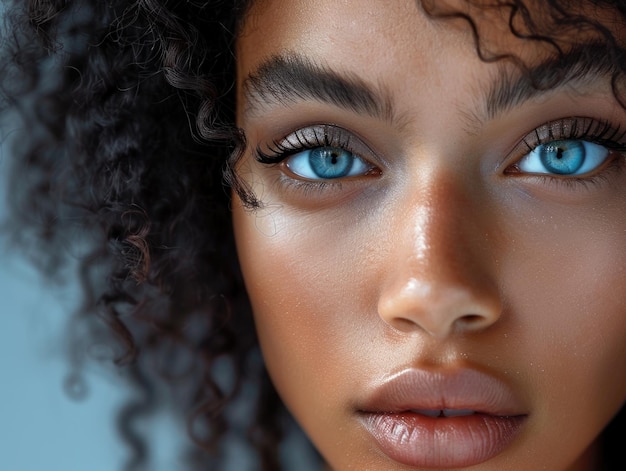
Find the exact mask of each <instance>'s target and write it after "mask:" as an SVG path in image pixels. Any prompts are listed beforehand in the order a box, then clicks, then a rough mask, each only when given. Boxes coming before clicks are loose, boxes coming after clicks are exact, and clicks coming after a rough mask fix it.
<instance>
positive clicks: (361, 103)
mask: <svg viewBox="0 0 626 471" xmlns="http://www.w3.org/2000/svg"><path fill="white" fill-rule="evenodd" d="M517 70H518V72H517V73H515V72H512V71H511V70H510V69H506V68H501V69H500V71H499V72H498V75H497V76H496V78H495V79H494V80H493V81H492V82H491V83H490V84H489V85H485V86H484V88H485V89H486V93H485V95H484V98H483V103H484V109H483V110H482V113H475V112H474V113H472V116H473V117H474V118H475V119H478V120H480V121H481V122H484V121H490V120H494V119H496V118H497V117H498V116H499V115H501V114H503V113H504V112H506V111H509V110H511V109H512V108H514V107H516V106H517V105H520V104H521V103H523V102H526V101H529V100H532V99H533V98H536V97H538V96H541V95H543V94H546V93H548V92H549V91H552V90H555V89H558V88H560V87H563V86H565V85H566V84H568V83H571V82H574V81H579V82H582V83H585V81H588V82H593V81H594V80H597V79H599V78H603V77H607V78H608V77H611V76H614V75H615V74H616V73H617V72H618V70H617V66H616V64H615V60H614V57H612V56H611V55H610V54H608V53H607V47H606V45H605V44H602V43H588V44H584V45H582V46H580V47H577V48H572V49H571V50H570V51H567V52H564V53H563V54H560V55H559V56H558V57H556V58H554V57H552V58H549V59H547V60H545V61H543V62H541V63H539V64H537V65H533V66H532V67H525V66H523V65H521V63H518V69H517ZM243 90H244V95H245V98H246V101H247V105H246V109H245V112H246V113H251V114H253V113H255V112H256V110H257V109H258V108H261V107H263V106H267V105H273V104H276V105H282V106H289V105H291V104H294V103H296V102H299V101H307V100H314V101H318V102H322V103H329V104H331V105H334V106H338V107H341V108H344V109H348V110H351V111H353V112H355V113H358V114H367V115H369V116H372V117H374V118H377V119H382V120H386V121H394V112H393V104H392V103H393V101H392V100H391V96H390V94H389V93H387V91H386V90H385V89H384V88H383V87H382V86H379V87H377V88H375V87H372V86H371V85H369V84H367V83H365V82H364V81H363V80H362V79H360V78H359V77H358V76H356V75H355V74H351V73H348V72H341V73H340V72H338V71H335V70H332V69H330V68H329V67H327V66H324V65H321V64H318V63H316V62H314V61H312V60H310V59H308V58H305V57H302V56H301V55H299V54H296V53H290V54H287V55H280V56H273V57H271V58H270V59H268V60H266V61H265V62H263V63H262V64H261V65H260V66H259V67H258V68H257V69H256V70H255V71H254V72H253V73H252V74H250V75H249V76H248V77H247V78H246V79H245V80H244V82H243Z"/></svg>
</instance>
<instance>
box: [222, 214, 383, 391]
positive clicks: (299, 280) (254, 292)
mask: <svg viewBox="0 0 626 471" xmlns="http://www.w3.org/2000/svg"><path fill="white" fill-rule="evenodd" d="M285 211H286V210H280V211H277V212H275V213H273V214H271V215H265V214H263V211H262V210H261V211H259V212H256V213H251V212H245V211H235V214H234V218H235V225H236V227H237V228H238V230H237V232H238V235H237V245H238V252H239V257H240V260H241V264H242V269H243V272H244V275H245V280H246V287H247V289H248V292H249V295H250V299H251V301H252V305H253V310H254V316H255V321H256V324H257V332H258V335H259V340H260V342H261V346H262V349H263V354H264V358H265V361H266V364H267V366H268V369H269V370H270V374H271V375H272V379H273V380H274V382H275V384H276V386H277V388H278V389H279V391H281V393H283V394H282V395H283V397H284V398H286V400H287V402H289V401H290V400H292V399H290V398H294V399H293V400H297V399H298V396H299V395H298V394H290V391H293V392H296V391H306V390H307V389H310V388H308V382H310V381H311V378H315V381H316V388H321V389H326V388H325V385H324V382H325V381H326V380H328V382H329V384H328V385H327V386H328V389H329V390H331V389H332V388H333V387H335V388H336V387H337V386H338V385H337V384H333V382H332V380H331V378H332V376H333V373H332V369H333V367H334V365H337V362H336V361H331V359H337V358H349V357H350V352H352V351H354V350H355V349H356V348H357V346H358V345H359V343H360V342H361V340H362V338H363V337H362V334H363V329H364V328H365V326H366V325H367V322H359V319H361V320H364V318H365V317H366V316H368V312H367V311H366V309H367V308H366V306H367V305H368V304H370V305H371V303H370V302H368V299H364V298H362V297H361V298H360V297H359V296H358V295H359V294H360V293H358V292H356V291H358V290H357V286H358V285H359V273H360V272H361V271H360V270H358V269H355V267H356V266H358V265H359V264H360V261H362V260H363V257H365V256H366V255H364V254H363V253H362V251H361V250H355V246H358V245H360V244H359V243H357V242H356V241H357V240H358V238H359V234H358V229H357V228H358V224H357V225H356V226H355V225H354V224H352V223H348V222H345V223H344V224H341V223H338V222H337V221H334V222H332V223H326V224H322V225H320V221H319V220H311V221H307V217H297V218H295V219H296V220H297V221H298V223H297V224H293V223H291V222H290V221H291V218H290V217H289V215H288V214H285ZM311 228H314V230H312V229H311ZM338 233H341V234H342V236H341V237H337V236H336V234H338ZM357 299H358V302H355V300H357ZM348 300H349V301H348ZM337 368H342V366H341V365H337ZM352 372H353V371H352ZM345 373H346V374H347V375H348V376H349V375H350V374H351V371H346V372H345ZM294 396H295V397H294Z"/></svg>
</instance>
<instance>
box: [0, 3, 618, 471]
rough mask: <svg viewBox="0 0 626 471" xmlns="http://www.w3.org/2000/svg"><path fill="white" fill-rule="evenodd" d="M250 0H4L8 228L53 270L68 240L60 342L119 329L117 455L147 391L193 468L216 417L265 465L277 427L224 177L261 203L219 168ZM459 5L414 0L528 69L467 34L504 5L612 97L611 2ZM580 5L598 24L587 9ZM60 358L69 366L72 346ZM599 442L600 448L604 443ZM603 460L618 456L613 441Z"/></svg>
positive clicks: (238, 136)
mask: <svg viewBox="0 0 626 471" xmlns="http://www.w3.org/2000/svg"><path fill="white" fill-rule="evenodd" d="M250 3H251V2H250V0H210V1H209V0H186V1H181V0H138V1H135V0H106V1H98V0H81V1H79V2H70V1H69V0H22V1H20V0H13V1H12V3H10V4H9V5H7V6H6V11H5V13H4V21H5V24H4V26H3V28H2V29H0V31H1V33H0V34H1V35H2V37H1V40H2V52H1V54H2V56H1V57H0V64H1V69H0V70H1V75H0V76H1V77H2V79H1V80H2V82H1V90H2V92H1V93H0V96H1V99H2V108H3V110H4V117H5V121H8V120H9V119H10V120H12V122H13V121H15V122H18V123H22V124H21V125H18V124H15V125H12V126H14V127H18V128H19V129H20V133H21V135H22V136H23V138H21V139H20V140H19V144H20V146H19V147H17V146H16V147H15V155H16V157H17V158H16V159H15V163H14V165H13V168H12V171H11V177H10V178H9V179H8V181H9V184H10V186H9V188H8V193H9V194H10V195H11V198H10V201H11V204H12V209H13V211H12V218H11V221H10V225H9V226H7V227H8V228H9V229H10V230H11V231H12V233H13V234H14V235H15V238H16V239H18V243H19V245H20V246H21V247H22V248H23V249H24V251H25V253H27V254H28V255H29V256H30V257H31V258H32V259H33V260H34V261H35V263H37V264H38V265H39V266H40V267H42V269H43V270H44V271H46V272H47V273H48V274H50V275H54V274H56V273H59V271H60V270H62V268H63V267H64V266H66V265H65V261H66V259H67V258H68V256H67V254H68V253H71V254H77V253H78V254H79V270H80V280H81V283H82V288H83V294H84V297H83V300H82V304H81V306H80V309H79V310H78V312H77V314H76V318H75V320H74V321H73V322H74V323H75V324H76V323H79V324H81V325H87V326H88V327H89V329H88V331H87V335H86V336H85V331H84V330H80V335H73V336H72V343H73V345H75V346H77V348H76V349H75V350H74V352H80V351H82V349H81V348H78V347H81V346H82V347H85V346H89V345H90V344H91V343H92V342H94V341H96V340H98V341H102V339H106V338H108V336H109V334H111V333H112V334H113V335H114V336H115V337H116V338H117V340H118V342H117V343H116V345H119V347H120V348H119V350H118V351H117V352H116V357H115V358H116V359H115V361H116V363H117V364H119V365H123V367H124V369H125V371H126V377H127V379H128V382H129V384H131V385H132V386H133V388H134V390H135V391H136V395H135V397H134V398H133V399H131V400H129V403H128V404H127V405H126V406H125V407H124V408H123V409H122V410H121V411H120V414H119V420H118V424H119V430H120V433H121V435H122V437H123V438H124V440H125V441H126V442H127V443H128V444H129V445H130V446H131V449H132V450H133V453H132V455H131V457H130V459H129V462H128V465H127V468H128V469H141V468H142V467H145V465H146V464H147V463H148V457H149V450H148V447H147V443H146V442H145V440H144V439H142V436H141V434H140V433H139V432H138V430H137V423H138V422H140V421H141V419H142V417H143V416H145V415H149V414H150V413H151V412H152V411H153V410H154V409H155V408H156V406H157V404H158V403H159V401H163V400H167V401H169V402H171V403H175V404H177V405H179V406H180V408H181V409H182V410H184V413H186V414H187V415H188V417H189V432H190V436H191V437H192V438H193V440H194V441H195V442H196V443H197V444H198V445H199V446H198V447H194V448H193V450H194V451H193V452H190V455H189V456H190V458H189V468H190V469H207V467H210V469H214V468H218V467H219V463H220V457H221V456H222V454H223V450H224V446H225V442H226V440H227V435H226V433H227V431H228V430H233V429H237V430H238V431H239V428H247V430H241V435H242V436H245V437H247V443H248V444H249V445H250V446H251V447H253V448H254V449H256V451H257V453H258V456H259V463H260V465H259V467H260V468H261V469H264V470H274V469H279V468H280V464H281V463H280V459H279V456H280V453H279V445H280V444H281V442H282V441H283V439H284V437H285V434H286V433H287V432H286V431H287V429H288V428H289V427H291V425H290V424H291V422H290V420H289V418H288V415H287V414H286V412H285V410H284V407H283V406H282V403H281V401H280V399H279V398H278V396H277V394H276V393H275V391H274V389H273V387H272V386H271V383H270V381H269V379H268V377H267V374H266V372H265V370H264V367H263V363H262V360H261V359H260V353H259V349H258V344H257V340H256V336H255V333H254V327H253V322H252V317H251V312H250V308H249V304H248V301H247V297H246V294H245V290H244V287H243V282H242V278H241V275H240V272H239V267H238V262H237V259H236V253H235V247H234V238H233V234H232V228H231V224H230V214H229V204H230V200H229V198H230V191H229V188H228V186H231V187H232V188H233V189H234V190H235V191H236V193H238V195H239V197H241V198H242V200H243V201H244V203H245V204H246V205H247V206H248V207H251V208H254V207H258V206H259V205H261V204H262V203H261V202H260V201H258V200H257V199H256V198H255V196H254V195H253V194H252V193H251V192H250V191H249V190H248V189H247V188H246V186H245V184H244V183H243V182H242V181H241V180H240V179H239V178H238V177H237V175H236V172H234V171H233V168H234V167H235V163H236V161H237V159H238V157H239V156H240V155H241V150H242V149H243V147H244V146H245V138H244V136H243V135H242V133H241V132H240V131H239V130H238V129H237V128H236V127H235V124H234V123H235V116H234V96H233V95H234V90H233V88H234V78H235V67H234V64H235V56H234V44H235V41H236V38H237V31H238V29H239V28H240V27H241V25H242V23H243V21H244V19H245V16H246V12H247V11H248V9H249V7H250ZM467 5H468V8H464V9H463V11H458V10H457V9H454V8H452V7H450V6H449V5H448V3H447V2H436V1H433V0H423V1H422V2H421V7H422V8H423V9H424V11H425V12H426V13H427V14H429V15H431V16H432V17H433V18H435V19H436V20H437V21H451V20H461V21H464V22H465V23H466V24H467V26H468V27H469V28H470V30H471V31H472V33H473V35H474V38H475V42H476V50H477V53H478V54H479V56H480V57H481V59H482V60H484V61H487V62H494V61H511V62H513V63H515V64H516V65H517V66H518V67H520V68H521V69H522V70H524V71H526V70H527V68H526V66H525V64H524V63H523V61H522V60H521V59H519V58H518V57H516V56H515V55H512V54H511V53H509V52H508V51H502V50H498V49H497V48H495V47H494V46H495V45H494V44H490V43H489V42H488V41H483V40H482V39H481V38H483V32H482V30H481V25H480V22H478V21H476V20H475V18H474V16H473V15H474V13H475V12H476V11H480V10H484V9H486V8H487V9H488V8H499V9H505V10H506V11H508V15H509V28H510V30H511V33H512V34H513V35H515V36H517V37H518V38H522V39H525V40H528V41H533V42H536V43H538V44H541V45H542V46H543V47H544V48H545V51H546V53H547V54H552V55H553V56H554V57H555V58H558V57H559V56H560V55H562V54H563V52H564V51H565V50H567V49H569V48H573V47H577V48H579V49H580V54H595V53H597V51H598V49H601V50H602V51H603V53H605V54H608V55H609V56H610V57H611V59H612V63H613V69H612V73H613V80H612V84H613V92H614V95H615V97H616V99H617V100H618V101H619V102H620V103H621V104H622V105H623V106H625V107H626V90H625V88H624V77H625V76H626V50H625V48H624V43H623V38H621V39H622V41H621V42H620V38H619V37H618V36H616V35H618V34H619V32H620V31H623V30H624V29H625V27H626V2H624V1H617V0H604V1H600V0H589V1H585V2H572V1H570V0H558V1H557V0H547V1H544V2H540V3H538V2H531V1H522V0H491V1H487V0H468V1H467ZM595 11H599V12H607V13H610V15H611V16H610V17H611V22H612V23H611V24H608V23H607V21H604V22H603V21H600V19H598V18H600V17H601V15H590V14H586V13H589V12H595ZM596 16H598V18H596ZM557 26H558V28H557ZM572 31H579V32H584V33H585V34H580V35H578V36H579V37H580V38H582V39H581V43H580V44H572V43H571V41H570V40H569V39H567V38H570V37H571V36H572V35H571V32H572ZM528 73H529V72H528ZM528 79H529V80H530V81H531V83H533V85H534V86H536V87H538V88H549V87H550V86H551V83H540V82H538V81H536V80H534V78H533V77H532V76H530V75H529V77H528ZM554 79H555V80H557V79H558V77H554ZM5 127H7V128H8V127H9V125H7V124H5ZM225 182H227V183H228V185H225V184H224V183H225ZM94 319H95V320H96V321H94ZM77 332H78V330H77ZM72 358H73V360H74V361H75V362H76V363H77V366H80V365H79V363H80V362H81V356H79V355H78V354H76V355H74V356H73V357H72ZM72 384H73V386H72V387H70V391H72V390H73V388H75V387H77V386H76V384H75V383H72ZM163 384H168V385H169V386H170V387H169V388H168V389H167V391H168V392H167V393H164V392H163V391H164V390H163V388H162V385H163ZM250 391H254V394H249V392H250ZM172 395H173V396H172ZM165 396H167V398H166V397H165ZM250 398H252V399H250ZM237 401H239V402H241V401H246V402H248V401H253V402H255V404H256V406H255V407H254V408H255V409H256V411H257V412H256V415H254V416H253V419H252V420H251V421H250V423H249V424H243V425H242V424H238V423H234V422H233V420H232V415H233V414H232V408H233V404H237V403H238V402H237ZM623 422H624V421H623V420H622V419H621V418H619V417H618V419H616V420H614V421H613V423H612V424H611V425H610V427H609V432H608V433H607V436H609V437H619V436H620V433H621V428H620V427H622V425H620V424H622V423H623ZM289 430H291V428H289ZM605 443H607V444H609V445H610V446H609V445H607V451H606V453H607V454H608V453H610V450H611V449H613V448H611V447H612V446H613V442H612V441H611V440H609V439H607V440H605ZM202 450H204V451H202ZM607 456H608V455H607ZM611 456H612V458H611V459H612V460H613V461H611V459H609V460H608V462H615V463H617V461H615V460H616V459H617V458H618V456H619V454H615V455H611Z"/></svg>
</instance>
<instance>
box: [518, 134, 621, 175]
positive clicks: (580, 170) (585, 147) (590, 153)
mask: <svg viewBox="0 0 626 471" xmlns="http://www.w3.org/2000/svg"><path fill="white" fill-rule="evenodd" d="M608 156H609V150H608V149H607V148H606V147H603V146H600V145H598V144H594V143H592V142H588V141H580V140H573V139H568V140H560V141H551V142H547V143H545V144H541V145H539V146H537V147H535V148H534V149H533V150H532V151H531V152H530V153H528V154H526V155H525V156H524V157H522V159H521V160H520V161H519V162H518V164H517V167H518V168H519V169H520V170H521V171H523V172H527V173H537V174H554V175H564V176H573V175H584V174H585V173H588V172H592V171H593V170H595V169H596V168H598V167H599V166H600V165H602V164H603V163H604V161H605V160H606V159H607V157H608Z"/></svg>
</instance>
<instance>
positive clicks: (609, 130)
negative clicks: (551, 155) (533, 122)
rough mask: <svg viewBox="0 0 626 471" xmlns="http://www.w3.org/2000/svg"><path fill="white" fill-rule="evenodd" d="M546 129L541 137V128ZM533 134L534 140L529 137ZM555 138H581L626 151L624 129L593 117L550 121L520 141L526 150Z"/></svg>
mask: <svg viewBox="0 0 626 471" xmlns="http://www.w3.org/2000/svg"><path fill="white" fill-rule="evenodd" d="M542 129H544V130H546V131H547V133H548V135H547V136H545V137H542V136H541V135H540V132H541V130H542ZM533 134H534V139H533V141H534V142H532V143H531V142H529V139H530V138H531V137H532V136H533ZM557 140H581V141H589V142H593V143H594V144H598V145H601V146H604V147H606V148H608V149H611V150H616V151H619V152H626V142H625V140H626V130H622V129H621V126H619V125H618V126H617V127H614V126H613V125H611V123H609V122H608V121H606V120H595V119H593V118H567V119H560V120H556V121H550V122H549V123H546V124H544V125H542V126H540V127H538V128H537V129H535V130H534V132H531V134H530V135H529V136H526V137H525V138H524V139H523V140H522V141H523V142H524V144H525V145H526V147H527V149H528V151H529V152H530V151H532V150H534V149H535V148H536V147H537V146H539V145H542V144H546V143H548V142H550V141H557Z"/></svg>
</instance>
